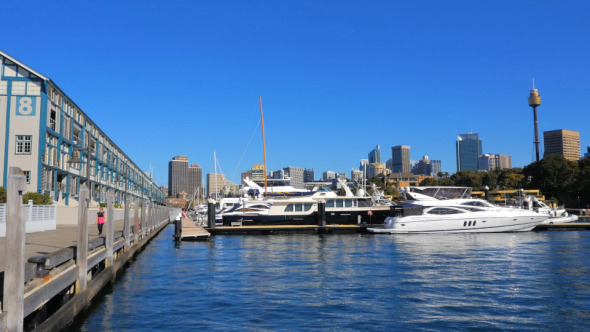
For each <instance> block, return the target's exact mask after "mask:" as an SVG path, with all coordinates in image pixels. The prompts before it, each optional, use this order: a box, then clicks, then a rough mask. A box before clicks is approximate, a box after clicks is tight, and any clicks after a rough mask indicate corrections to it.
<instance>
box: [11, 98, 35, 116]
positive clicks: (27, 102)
mask: <svg viewBox="0 0 590 332" xmlns="http://www.w3.org/2000/svg"><path fill="white" fill-rule="evenodd" d="M35 104H36V100H35V98H31V97H17V98H16V115H23V116H34V115H35V106H36V105H35Z"/></svg>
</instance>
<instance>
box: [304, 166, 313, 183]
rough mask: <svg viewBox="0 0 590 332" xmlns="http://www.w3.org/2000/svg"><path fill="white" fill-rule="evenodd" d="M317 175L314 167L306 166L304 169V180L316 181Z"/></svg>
mask: <svg viewBox="0 0 590 332" xmlns="http://www.w3.org/2000/svg"><path fill="white" fill-rule="evenodd" d="M314 181H315V175H314V172H313V168H306V169H305V170H303V182H314Z"/></svg>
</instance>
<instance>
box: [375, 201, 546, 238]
mask: <svg viewBox="0 0 590 332" xmlns="http://www.w3.org/2000/svg"><path fill="white" fill-rule="evenodd" d="M394 214H395V215H396V216H394V217H388V218H386V219H385V223H384V225H383V226H381V227H370V228H367V231H369V232H371V233H386V234H394V233H467V232H470V233H472V232H482V233H488V232H489V233H491V232H526V231H530V230H532V229H533V228H535V227H536V226H537V225H539V224H541V223H542V222H543V221H545V220H546V219H547V218H549V216H548V215H544V214H540V213H537V212H534V211H528V210H520V209H513V210H509V209H504V208H498V209H490V208H488V207H476V206H458V205H447V206H444V205H440V206H430V207H429V206H396V207H394Z"/></svg>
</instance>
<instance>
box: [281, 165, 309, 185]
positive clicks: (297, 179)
mask: <svg viewBox="0 0 590 332" xmlns="http://www.w3.org/2000/svg"><path fill="white" fill-rule="evenodd" d="M283 171H284V174H285V176H286V177H288V178H289V180H290V182H291V185H292V186H293V187H294V188H297V189H305V186H304V185H303V168H300V167H292V166H289V167H285V168H283Z"/></svg>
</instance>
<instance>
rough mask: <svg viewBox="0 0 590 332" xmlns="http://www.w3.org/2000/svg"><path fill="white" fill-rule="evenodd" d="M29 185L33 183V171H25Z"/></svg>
mask: <svg viewBox="0 0 590 332" xmlns="http://www.w3.org/2000/svg"><path fill="white" fill-rule="evenodd" d="M23 174H24V175H25V178H26V182H27V184H29V183H31V171H23Z"/></svg>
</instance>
